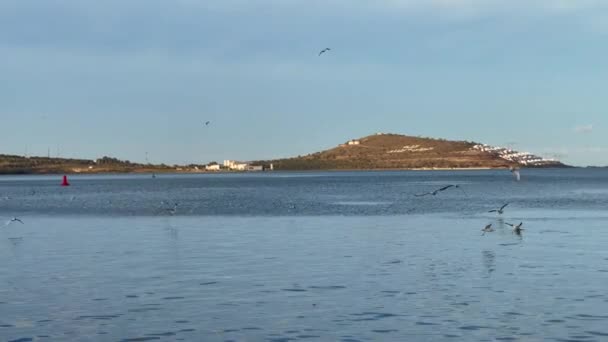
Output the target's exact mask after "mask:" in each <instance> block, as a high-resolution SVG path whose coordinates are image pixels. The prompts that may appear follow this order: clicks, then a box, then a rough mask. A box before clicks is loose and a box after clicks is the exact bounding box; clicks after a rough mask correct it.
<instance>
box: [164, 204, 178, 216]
mask: <svg viewBox="0 0 608 342" xmlns="http://www.w3.org/2000/svg"><path fill="white" fill-rule="evenodd" d="M165 211H166V212H167V213H169V215H175V213H176V212H177V203H175V205H174V206H173V208H167V209H165Z"/></svg>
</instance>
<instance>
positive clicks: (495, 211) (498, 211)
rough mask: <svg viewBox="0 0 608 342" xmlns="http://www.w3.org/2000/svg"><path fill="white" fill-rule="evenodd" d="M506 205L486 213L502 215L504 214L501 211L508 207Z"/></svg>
mask: <svg viewBox="0 0 608 342" xmlns="http://www.w3.org/2000/svg"><path fill="white" fill-rule="evenodd" d="M508 205H509V203H507V204H505V205H503V206H502V207H500V208H499V209H492V210H490V211H488V212H489V213H499V214H502V213H503V212H504V211H503V209H504V208H505V207H506V206H508Z"/></svg>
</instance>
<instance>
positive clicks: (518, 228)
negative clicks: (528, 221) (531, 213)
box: [505, 222, 524, 235]
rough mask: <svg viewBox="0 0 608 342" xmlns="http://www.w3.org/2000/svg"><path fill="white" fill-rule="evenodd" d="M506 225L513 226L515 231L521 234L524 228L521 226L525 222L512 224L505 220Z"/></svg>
mask: <svg viewBox="0 0 608 342" xmlns="http://www.w3.org/2000/svg"><path fill="white" fill-rule="evenodd" d="M505 224H506V225H509V226H511V227H513V233H515V234H517V235H521V231H522V230H524V229H523V228H522V227H521V226H522V225H523V224H524V223H523V222H519V224H517V225H516V224H511V223H508V222H505Z"/></svg>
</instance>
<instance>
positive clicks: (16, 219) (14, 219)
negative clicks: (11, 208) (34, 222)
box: [4, 217, 24, 226]
mask: <svg viewBox="0 0 608 342" xmlns="http://www.w3.org/2000/svg"><path fill="white" fill-rule="evenodd" d="M13 222H19V223H21V224H24V223H23V221H21V220H20V219H18V218H16V217H13V218H12V219H10V220H8V221H6V223H5V224H4V226H8V225H9V224H11V223H13Z"/></svg>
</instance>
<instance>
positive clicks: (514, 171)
mask: <svg viewBox="0 0 608 342" xmlns="http://www.w3.org/2000/svg"><path fill="white" fill-rule="evenodd" d="M513 174H514V175H515V179H517V180H520V179H521V176H520V174H519V171H518V170H513Z"/></svg>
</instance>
